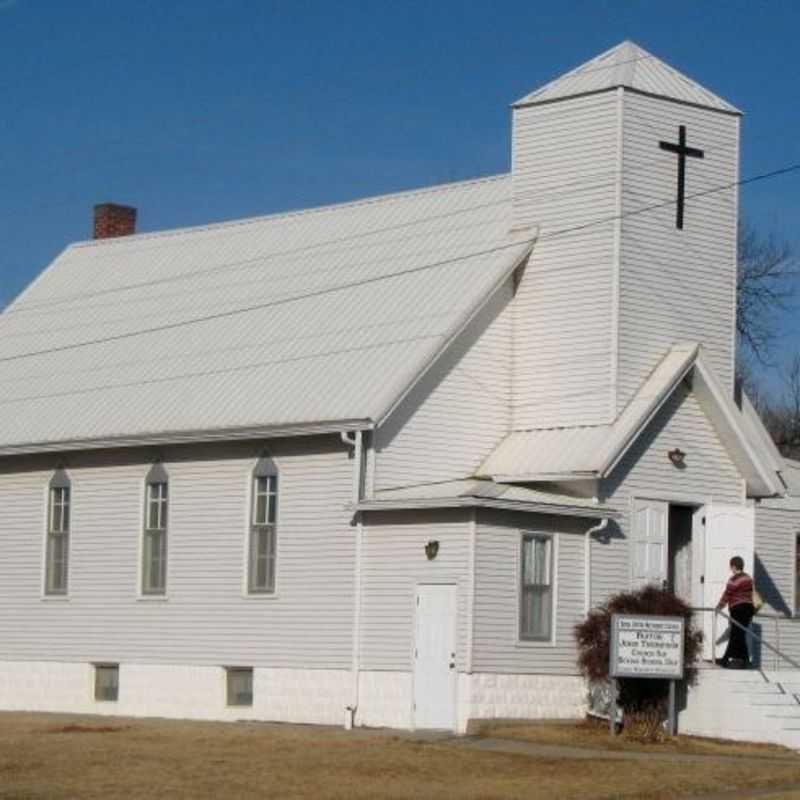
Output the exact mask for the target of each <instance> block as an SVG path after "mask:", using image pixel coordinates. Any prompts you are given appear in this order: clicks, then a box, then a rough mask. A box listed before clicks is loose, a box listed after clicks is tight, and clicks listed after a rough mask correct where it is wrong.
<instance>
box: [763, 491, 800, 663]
mask: <svg viewBox="0 0 800 800" xmlns="http://www.w3.org/2000/svg"><path fill="white" fill-rule="evenodd" d="M798 535H800V511H797V510H793V509H790V508H788V507H783V508H782V507H781V501H780V500H768V501H764V502H762V503H761V504H759V505H757V506H756V566H755V570H754V575H753V577H754V578H755V583H756V588H757V589H758V591H759V592H760V593H761V596H762V597H763V598H764V608H763V609H762V610H761V612H760V613H759V614H758V616H757V617H756V618H755V620H754V622H753V624H754V626H755V630H756V633H757V634H758V635H759V636H761V637H762V638H763V639H764V640H765V641H767V642H769V643H770V644H771V645H773V646H775V647H777V648H778V649H779V650H781V651H782V652H783V653H785V654H786V655H787V656H789V657H790V658H792V659H794V660H795V661H797V662H798V663H800V617H796V616H794V603H795V597H794V592H795V588H794V582H795V569H796V567H795V563H796V561H795V558H796V552H797V544H796V540H797V536H798ZM761 659H762V663H763V665H764V667H765V668H766V669H773V668H774V667H775V666H777V667H778V668H779V669H790V668H791V665H790V664H789V663H788V662H786V661H783V660H782V659H778V660H777V661H776V659H775V657H774V655H773V654H772V653H771V652H770V651H769V650H767V649H766V648H764V649H763V650H762V651H761Z"/></svg>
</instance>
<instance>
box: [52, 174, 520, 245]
mask: <svg viewBox="0 0 800 800" xmlns="http://www.w3.org/2000/svg"><path fill="white" fill-rule="evenodd" d="M510 176H511V173H510V172H503V173H498V174H496V175H486V176H484V177H481V178H468V179H466V180H463V181H451V182H449V183H437V184H433V185H431V186H421V187H417V188H416V189H401V190H400V191H397V192H387V193H386V194H378V195H370V196H369V197H361V198H359V199H357V200H345V201H343V202H341V203H328V204H326V205H321V206H310V207H309V208H299V209H294V210H291V211H277V212H275V213H273V214H261V215H258V216H255V217H243V218H241V219H232V220H224V221H222V222H210V223H204V224H201V225H188V226H186V227H181V228H168V229H166V230H162V231H147V232H143V233H135V234H132V235H131V236H118V237H113V238H108V239H86V240H79V241H77V242H71V243H70V244H68V245H67V246H66V247H65V248H64V249H65V250H69V249H82V248H84V247H103V246H108V245H115V244H116V245H119V244H124V243H127V242H131V241H142V240H145V239H157V238H166V237H169V236H181V235H185V234H188V233H199V232H201V231H211V230H218V229H222V228H234V227H237V226H244V225H255V224H258V223H261V222H268V221H272V220H279V219H287V218H289V217H300V216H306V215H310V214H319V213H322V212H325V211H338V210H343V209H346V208H356V207H358V206H366V205H374V204H377V203H387V202H391V201H392V200H397V199H399V198H401V197H413V196H414V195H421V194H435V193H438V192H447V191H453V190H455V189H457V188H460V187H464V186H467V185H470V184H480V183H492V182H499V181H502V180H505V179H508V178H509V177H510Z"/></svg>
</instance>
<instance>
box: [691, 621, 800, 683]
mask: <svg viewBox="0 0 800 800" xmlns="http://www.w3.org/2000/svg"><path fill="white" fill-rule="evenodd" d="M691 610H692V611H693V612H694V613H695V614H698V613H699V614H700V615H701V616H700V618H701V620H702V619H703V616H702V615H704V614H707V613H710V614H711V660H712V663H714V664H716V662H717V640H718V638H719V637H718V636H717V631H718V630H719V621H718V618H719V617H723V618H724V619H726V620H727V621H728V624H729V625H735V626H736V627H737V628H741V629H742V630H743V631H744V632H745V633H746V634H747V636H748V637H750V638H751V639H754V640H755V641H757V642H758V643H759V645H760V646H761V648H762V649H763V648H766V649H767V650H769V651H770V652H771V653H772V656H773V668H774V669H775V670H777V669H778V665H779V664H780V660H781V659H782V660H783V661H785V662H786V663H787V664H790V665H791V666H792V667H793V668H794V669H800V663H798V662H797V661H795V660H794V659H793V658H791V657H790V656H788V655H786V653H784V652H782V651H781V649H780V625H779V623H780V622H782V621H783V622H791V621H793V620H794V619H795V618H793V617H781V616H779V615H777V614H758V616H757V617H754V619H755V620H757V621H761V620H773V621H774V623H775V639H776V640H777V645H773V644H770V643H769V642H768V641H767V640H766V639H765V638H764V637H763V636H759V635H758V634H757V633H755V632H754V631H753V630H752V628H746V627H745V626H744V625H742V624H741V623H740V622H737V621H736V620H735V619H732V618H731V617H730V616H729V615H728V614H726V613H725V612H724V611H720V610H718V609H717V608H713V607H712V608H706V607H701V608H693V609H691ZM798 621H800V620H798ZM703 627H704V626H702V625H701V629H702V628H703Z"/></svg>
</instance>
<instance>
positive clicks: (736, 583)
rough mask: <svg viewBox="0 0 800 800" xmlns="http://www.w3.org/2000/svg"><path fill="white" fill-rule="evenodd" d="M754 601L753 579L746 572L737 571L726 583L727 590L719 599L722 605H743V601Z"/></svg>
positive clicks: (731, 606) (730, 606)
mask: <svg viewBox="0 0 800 800" xmlns="http://www.w3.org/2000/svg"><path fill="white" fill-rule="evenodd" d="M752 602H753V579H752V578H751V577H750V576H749V575H748V574H747V573H746V572H737V573H736V574H735V575H732V576H731V578H730V580H729V581H728V583H727V584H726V585H725V591H724V592H723V593H722V597H720V599H719V604H720V605H721V606H728V608H733V607H734V606H738V605H741V604H742V603H752Z"/></svg>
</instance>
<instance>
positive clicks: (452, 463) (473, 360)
mask: <svg viewBox="0 0 800 800" xmlns="http://www.w3.org/2000/svg"><path fill="white" fill-rule="evenodd" d="M457 290H458V289H457V287H454V291H457ZM512 292H513V288H512V283H511V280H510V279H509V281H508V283H507V284H506V285H505V286H503V287H502V288H501V289H500V290H499V291H498V292H497V294H496V295H495V296H494V297H493V298H492V299H491V300H490V301H489V302H488V303H487V305H486V307H485V308H484V309H482V311H481V312H480V313H479V314H478V315H477V316H476V317H475V319H474V320H473V321H472V322H471V323H470V324H469V326H468V327H467V328H466V330H465V331H464V332H463V333H462V334H461V336H459V337H458V339H457V340H456V341H455V342H454V343H453V344H452V346H451V347H450V348H449V349H448V350H447V352H445V353H444V354H443V355H442V356H441V357H440V358H439V359H438V361H437V362H436V363H435V364H434V365H433V366H432V367H431V369H430V370H429V371H428V373H427V374H426V375H425V376H424V377H423V378H422V380H421V381H420V382H419V383H418V384H417V385H416V386H415V387H414V389H413V390H412V391H411V392H410V393H409V395H408V396H407V397H406V398H405V400H404V401H403V402H402V403H401V405H400V406H399V407H398V408H397V410H396V411H395V412H394V413H393V414H392V415H391V417H390V418H389V419H388V420H387V421H386V423H385V424H384V425H383V426H382V427H381V428H380V429H379V430H378V432H377V434H376V461H375V481H376V488H377V489H386V488H389V487H392V486H406V485H409V484H417V483H426V482H433V481H446V480H455V479H458V478H463V477H466V476H468V475H471V474H472V473H473V472H474V471H475V470H476V469H477V467H478V466H479V465H480V463H481V462H482V461H483V459H484V458H485V457H486V455H487V453H489V452H491V450H492V448H494V447H495V446H497V444H498V443H499V442H500V441H501V440H502V438H503V436H505V435H506V433H507V432H508V427H509V421H510V390H511V315H510V311H511V307H510V301H511V296H512Z"/></svg>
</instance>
